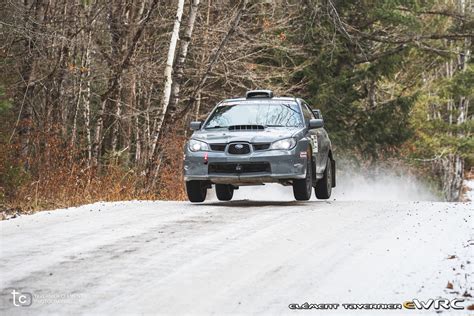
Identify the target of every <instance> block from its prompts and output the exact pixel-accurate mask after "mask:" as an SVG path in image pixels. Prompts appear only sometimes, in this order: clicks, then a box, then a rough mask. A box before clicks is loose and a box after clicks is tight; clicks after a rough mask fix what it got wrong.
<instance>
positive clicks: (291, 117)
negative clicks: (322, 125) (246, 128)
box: [204, 102, 303, 129]
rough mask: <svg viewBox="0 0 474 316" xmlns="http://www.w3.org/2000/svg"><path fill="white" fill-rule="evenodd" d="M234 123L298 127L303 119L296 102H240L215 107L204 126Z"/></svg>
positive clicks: (214, 126)
mask: <svg viewBox="0 0 474 316" xmlns="http://www.w3.org/2000/svg"><path fill="white" fill-rule="evenodd" d="M234 125H263V126H266V127H300V126H302V125H303V120H302V116H301V113H300V110H299V107H298V104H296V103H277V102H268V103H241V104H232V105H222V106H219V107H218V108H216V109H215V111H214V112H213V113H212V114H211V116H210V118H209V120H208V121H207V123H206V125H205V126H204V128H206V129H211V128H226V127H229V126H234Z"/></svg>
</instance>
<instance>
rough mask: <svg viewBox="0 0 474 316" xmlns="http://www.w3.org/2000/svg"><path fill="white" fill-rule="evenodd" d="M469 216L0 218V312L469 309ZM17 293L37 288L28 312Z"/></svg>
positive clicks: (374, 212)
mask: <svg viewBox="0 0 474 316" xmlns="http://www.w3.org/2000/svg"><path fill="white" fill-rule="evenodd" d="M473 209H474V207H473V204H472V203H442V202H388V201H372V202H370V201H359V202H353V201H331V202H323V201H310V202H295V201H287V202H281V201H280V202H276V201H248V200H240V201H232V202H230V203H229V202H228V203H221V202H208V203H205V204H199V205H192V204H190V203H185V202H139V201H137V202H120V203H118V202H117V203H96V204H93V205H86V206H82V207H78V208H70V209H66V210H59V211H54V212H53V211H51V212H40V213H37V214H35V215H31V216H21V217H20V218H15V219H11V220H8V221H2V222H0V231H1V238H0V241H1V244H0V247H1V253H0V257H1V258H0V259H1V260H0V271H1V283H0V287H1V290H2V296H1V301H0V313H1V314H2V315H6V314H8V315H10V314H13V315H15V314H31V315H38V314H44V313H53V314H59V315H66V314H114V315H122V314H132V313H133V314H136V313H140V314H169V315H175V314H213V313H214V314H217V315H219V314H229V313H235V314H270V315H277V314H292V315H296V314H306V312H304V311H291V310H290V309H289V308H288V305H289V304H290V303H299V304H301V303H304V302H309V303H339V304H343V303H402V302H404V301H407V300H412V299H414V298H418V299H420V300H427V299H429V298H437V297H444V298H449V299H453V298H463V299H465V300H466V301H465V302H463V305H465V306H467V305H470V304H473V303H474V302H473V301H472V300H473V299H472V298H470V297H463V294H464V293H467V295H469V294H470V295H474V290H473V283H474V282H473V277H472V274H473V270H474V255H473V253H474V251H473V249H474V224H473V223H474V212H473ZM448 282H449V283H451V284H452V285H453V288H452V289H448V288H447V285H448ZM13 290H15V291H16V293H26V294H25V295H26V296H21V295H22V294H16V300H18V298H19V297H21V298H23V299H24V301H25V300H29V297H28V296H29V295H30V294H31V295H32V297H33V302H32V304H31V306H29V307H24V306H18V307H17V306H14V303H17V305H21V304H20V303H19V302H18V301H13V299H12V297H13V295H12V294H11V292H12V291H13ZM431 312H432V313H434V310H431ZM319 313H322V314H329V315H338V314H341V313H343V314H349V313H351V314H358V315H365V314H366V313H367V311H351V312H348V311H345V310H344V309H343V307H342V306H340V307H339V308H338V310H337V311H326V312H325V313H324V312H322V311H320V312H319ZM373 313H374V314H377V315H395V314H398V313H404V314H408V315H414V314H416V312H415V311H412V310H403V311H399V312H395V311H391V312H387V311H385V312H384V311H374V312H373ZM444 313H446V312H444ZM444 313H443V314H444ZM460 313H462V314H463V315H464V314H468V313H469V312H468V311H467V310H465V311H462V312H460ZM311 314H318V312H316V311H314V310H313V311H312V312H311Z"/></svg>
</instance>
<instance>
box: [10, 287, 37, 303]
mask: <svg viewBox="0 0 474 316" xmlns="http://www.w3.org/2000/svg"><path fill="white" fill-rule="evenodd" d="M11 294H12V296H13V301H12V303H13V305H15V306H31V304H33V295H32V294H31V293H28V292H17V291H16V290H13V291H11Z"/></svg>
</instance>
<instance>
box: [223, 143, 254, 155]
mask: <svg viewBox="0 0 474 316" xmlns="http://www.w3.org/2000/svg"><path fill="white" fill-rule="evenodd" d="M227 151H228V153H229V154H232V155H245V154H248V153H250V145H249V144H245V143H236V144H230V145H229V149H228V150H227Z"/></svg>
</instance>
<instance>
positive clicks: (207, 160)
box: [204, 153, 209, 165]
mask: <svg viewBox="0 0 474 316" xmlns="http://www.w3.org/2000/svg"><path fill="white" fill-rule="evenodd" d="M208 162H209V155H208V154H207V153H204V164H205V165H207V163H208Z"/></svg>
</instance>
